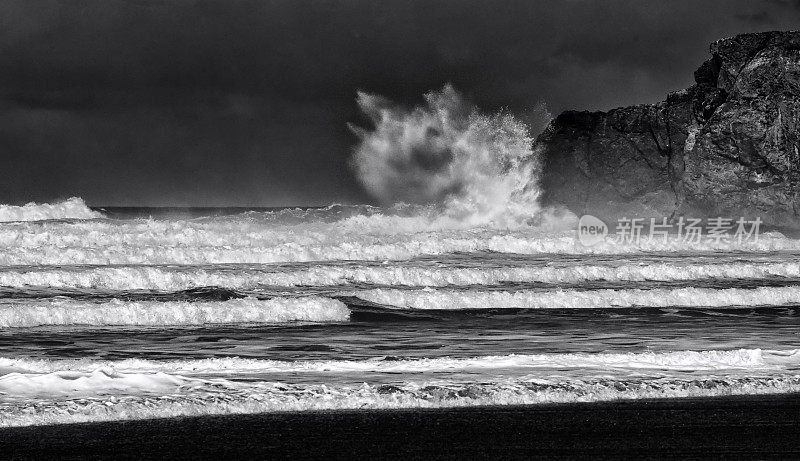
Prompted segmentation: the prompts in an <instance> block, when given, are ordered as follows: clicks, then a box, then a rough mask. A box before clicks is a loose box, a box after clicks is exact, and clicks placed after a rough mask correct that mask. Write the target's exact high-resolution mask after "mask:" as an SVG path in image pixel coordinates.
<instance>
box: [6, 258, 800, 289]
mask: <svg viewBox="0 0 800 461" xmlns="http://www.w3.org/2000/svg"><path fill="white" fill-rule="evenodd" d="M766 278H800V263H797V262H776V263H761V262H738V263H719V264H685V263H649V264H644V263H633V264H621V265H617V266H610V265H592V264H586V265H575V266H569V267H553V266H542V265H540V266H524V267H431V266H412V265H393V266H383V265H375V264H373V265H352V264H350V265H323V264H315V265H313V266H309V267H303V268H297V267H280V266H262V267H239V268H237V269H236V270H231V269H230V268H226V267H223V268H216V269H215V268H198V267H162V266H149V267H143V266H132V267H76V268H29V269H26V270H10V269H7V270H2V271H0V287H10V288H26V287H41V288H53V289H101V290H118V291H121V290H157V291H178V290H187V289H192V288H201V287H210V286H214V287H224V288H231V289H248V288H256V287H259V286H273V287H297V286H345V285H349V284H354V283H358V284H373V285H395V286H431V287H444V286H450V285H453V286H465V285H493V284H499V283H501V282H520V283H522V282H539V283H551V284H558V283H581V282H588V281H609V282H623V281H627V282H640V281H694V280H709V279H715V280H731V279H732V280H736V279H766Z"/></svg>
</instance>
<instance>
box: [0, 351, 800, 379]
mask: <svg viewBox="0 0 800 461" xmlns="http://www.w3.org/2000/svg"><path fill="white" fill-rule="evenodd" d="M538 368H544V369H562V370H563V369H567V368H577V369H587V368H591V369H599V370H609V369H614V368H617V369H633V370H647V369H650V370H682V371H710V370H731V369H742V370H745V369H746V370H762V371H764V370H784V369H792V370H797V369H800V349H792V350H762V349H735V350H709V351H660V352H626V353H610V352H608V353H549V354H510V355H502V356H478V357H437V358H408V359H399V360H398V359H392V360H383V359H368V360H302V361H283V360H266V359H249V358H240V357H219V358H207V359H195V360H169V361H155V360H144V359H125V360H117V361H108V360H96V359H88V358H87V359H69V360H64V359H62V360H36V359H22V358H5V357H0V375H2V374H4V373H5V374H7V373H11V372H15V373H24V374H31V373H34V374H36V373H44V374H48V373H60V372H76V373H85V374H92V373H95V372H97V371H102V372H103V373H106V372H107V371H108V370H111V372H114V373H126V374H131V373H133V374H137V373H149V374H152V373H167V374H179V375H186V376H189V375H202V376H204V377H210V376H216V375H220V376H232V375H238V376H241V375H248V374H254V373H255V374H261V373H269V374H275V373H303V372H306V373H308V372H314V373H319V372H324V373H329V374H336V373H343V372H379V373H422V372H447V371H459V370H490V369H538ZM3 370H5V371H4V372H3Z"/></svg>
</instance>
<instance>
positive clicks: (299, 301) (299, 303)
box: [0, 297, 350, 328]
mask: <svg viewBox="0 0 800 461" xmlns="http://www.w3.org/2000/svg"><path fill="white" fill-rule="evenodd" d="M349 317H350V311H349V310H348V309H347V307H346V306H345V305H344V304H343V303H341V302H339V301H337V300H334V299H328V298H319V297H300V298H273V299H268V300H258V299H254V298H241V299H231V300H228V301H214V302H184V301H165V302H158V301H138V302H136V301H123V300H119V299H113V300H111V301H106V302H102V303H93V302H88V301H80V300H73V299H61V298H54V299H49V300H24V299H23V300H12V301H6V302H3V303H2V304H0V327H4V328H19V327H35V326H43V325H92V326H105V325H125V326H168V325H203V324H230V323H281V322H295V321H303V322H342V321H347V320H348V319H349Z"/></svg>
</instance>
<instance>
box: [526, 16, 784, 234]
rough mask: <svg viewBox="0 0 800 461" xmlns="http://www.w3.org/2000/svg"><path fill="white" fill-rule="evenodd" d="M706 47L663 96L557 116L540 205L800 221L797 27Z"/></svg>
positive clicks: (546, 138) (549, 133)
mask: <svg viewBox="0 0 800 461" xmlns="http://www.w3.org/2000/svg"><path fill="white" fill-rule="evenodd" d="M711 55H712V56H711V59H709V60H708V61H706V62H705V63H703V65H702V66H700V68H699V69H698V70H697V71H696V72H695V81H696V85H694V86H692V87H690V88H688V89H686V90H683V91H679V92H676V93H672V94H670V95H669V96H667V98H666V100H665V101H662V102H659V103H657V104H650V105H638V106H631V107H623V108H619V109H614V110H611V111H608V112H575V111H569V112H564V113H563V114H561V115H559V116H558V117H557V118H556V119H555V120H553V122H551V123H550V125H549V126H548V128H547V129H546V130H545V131H544V132H543V133H542V134H541V135H540V136H539V138H538V139H537V146H538V149H540V152H541V153H542V155H543V162H544V163H543V168H544V173H543V176H542V186H543V190H544V194H543V200H544V201H545V203H547V204H563V205H566V206H567V207H568V208H570V209H571V210H572V211H574V212H575V213H577V214H584V213H588V214H594V215H597V216H601V217H607V218H612V219H614V218H619V217H623V216H627V217H633V216H635V217H661V216H667V217H670V216H672V217H676V216H679V215H684V214H685V215H687V216H693V217H702V216H709V217H710V216H728V217H739V216H747V217H750V218H754V217H756V216H759V217H761V218H762V219H763V220H764V221H765V223H766V224H773V225H795V226H796V225H798V224H800V217H799V216H798V214H799V213H800V202H799V200H800V155H799V154H798V150H800V137H799V136H798V129H800V32H765V33H757V34H745V35H739V36H737V37H733V38H729V39H724V40H719V41H717V42H715V43H713V44H712V45H711Z"/></svg>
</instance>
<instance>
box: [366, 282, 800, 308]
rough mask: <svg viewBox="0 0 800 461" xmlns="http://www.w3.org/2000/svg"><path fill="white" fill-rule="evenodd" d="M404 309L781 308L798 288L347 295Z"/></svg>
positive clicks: (799, 299) (798, 298)
mask: <svg viewBox="0 0 800 461" xmlns="http://www.w3.org/2000/svg"><path fill="white" fill-rule="evenodd" d="M352 296H356V297H358V298H360V299H362V300H365V301H370V302H373V303H377V304H381V305H384V306H394V307H398V308H404V309H444V310H446V309H454V310H462V309H505V308H524V309H600V308H629V307H728V306H782V305H794V304H798V303H800V286H789V287H758V288H753V289H744V288H724V289H714V288H692V287H690V288H673V289H667V288H654V289H647V290H646V289H629V290H610V289H605V290H592V291H579V290H556V291H528V290H521V291H458V290H434V289H424V290H399V289H381V288H376V289H372V290H363V291H356V292H353V293H352Z"/></svg>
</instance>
